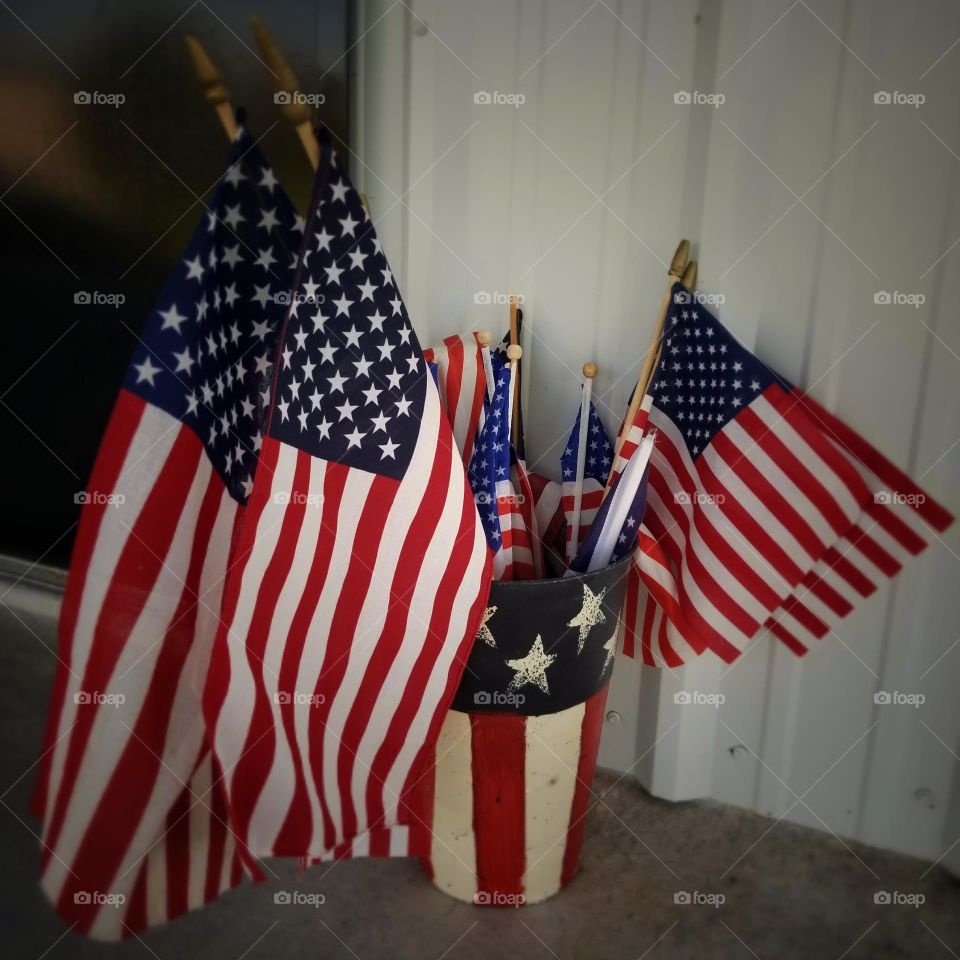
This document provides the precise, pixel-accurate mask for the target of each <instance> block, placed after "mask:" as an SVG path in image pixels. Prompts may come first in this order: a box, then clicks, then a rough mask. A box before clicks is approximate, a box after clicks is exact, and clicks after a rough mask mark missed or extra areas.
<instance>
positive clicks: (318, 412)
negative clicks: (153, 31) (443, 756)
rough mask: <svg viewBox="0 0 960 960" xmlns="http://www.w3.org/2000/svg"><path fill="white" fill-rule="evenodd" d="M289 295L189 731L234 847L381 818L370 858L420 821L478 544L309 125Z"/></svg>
mask: <svg viewBox="0 0 960 960" xmlns="http://www.w3.org/2000/svg"><path fill="white" fill-rule="evenodd" d="M291 300H292V302H291V305H290V310H289V315H288V317H287V320H286V323H285V327H284V332H283V334H282V337H281V346H280V351H281V352H280V359H279V361H278V369H277V375H276V378H275V385H274V394H273V403H272V409H271V412H270V417H269V427H268V430H267V436H266V437H265V438H264V441H263V449H262V451H261V461H260V466H259V469H258V472H257V477H256V481H255V484H254V490H253V493H252V496H251V499H250V503H249V506H248V507H247V512H246V515H245V517H244V522H243V526H242V527H241V529H240V532H239V535H238V542H237V548H236V555H235V563H234V564H233V567H232V569H231V573H230V576H229V577H228V579H227V583H226V586H225V588H224V603H223V613H222V623H221V627H220V630H219V632H218V634H217V639H216V644H215V647H214V653H213V656H212V659H211V665H210V671H209V679H208V683H207V686H206V690H205V694H204V712H205V716H206V720H207V727H208V729H209V730H210V732H211V735H212V739H213V747H214V753H215V756H216V757H217V759H218V760H219V762H220V763H221V765H222V767H223V769H224V771H225V784H226V792H227V797H228V803H229V809H230V814H231V821H230V822H231V826H232V828H233V830H234V832H235V834H236V835H237V837H238V841H239V842H240V843H242V844H243V846H244V847H245V848H246V849H248V850H249V852H250V853H251V854H252V855H254V856H269V855H278V856H302V857H305V858H308V859H323V858H325V857H327V856H329V855H331V853H332V852H334V851H336V850H337V849H338V848H340V849H343V848H345V847H347V846H351V845H352V846H353V849H354V850H356V849H357V848H358V844H357V843H355V841H359V840H361V839H362V838H365V837H366V838H369V839H371V840H372V838H374V837H382V836H384V835H386V832H387V831H390V837H391V843H390V844H389V847H388V849H387V850H383V851H381V852H392V853H405V852H407V850H408V849H414V848H415V845H414V844H413V842H412V839H411V838H410V834H411V833H412V832H414V831H416V830H417V829H419V828H421V827H422V824H419V823H418V822H417V821H416V815H415V813H413V812H412V811H411V808H410V806H409V805H408V804H407V802H406V797H407V796H408V794H409V792H410V791H412V790H413V789H414V788H415V786H416V783H417V780H418V778H419V776H420V771H421V768H422V766H423V760H424V757H425V756H426V755H427V753H428V750H429V748H430V747H431V746H432V744H433V743H434V742H435V740H436V737H437V734H438V731H439V727H440V724H441V722H442V720H443V716H444V714H445V712H446V710H447V707H448V705H449V703H450V700H451V698H452V696H453V694H454V691H455V688H456V686H457V683H458V681H459V678H460V674H461V672H462V669H463V665H464V663H465V661H466V655H467V653H468V652H469V648H470V645H471V644H472V642H473V640H474V637H475V636H476V632H477V628H478V625H479V622H480V617H481V615H482V613H483V610H484V603H485V600H486V597H487V592H488V587H489V579H490V552H489V550H488V548H487V545H486V542H485V540H484V536H483V530H482V528H481V526H480V520H479V517H478V515H477V510H476V506H475V504H474V502H473V497H472V495H471V492H470V489H469V487H468V486H467V483H466V478H465V474H464V469H463V464H462V463H461V460H460V454H459V452H458V450H457V447H456V445H455V443H454V439H453V434H452V432H451V429H450V426H449V424H448V422H447V420H446V418H445V417H444V415H443V411H442V410H441V406H440V399H439V396H438V392H437V390H436V388H435V387H434V384H433V382H432V378H431V375H430V373H429V372H428V369H427V365H426V363H425V361H424V358H423V355H422V351H421V348H420V345H419V343H418V342H417V338H416V336H415V335H414V333H413V329H412V327H411V326H410V321H409V318H408V317H407V312H406V309H405V308H404V305H403V302H402V300H401V299H400V294H399V292H398V290H397V287H396V284H395V283H394V280H393V276H392V274H391V273H390V270H389V267H388V266H387V261H386V259H385V258H384V255H383V252H382V251H381V249H380V243H379V241H378V239H377V236H376V233H375V231H374V228H373V224H372V223H371V221H370V220H369V218H368V217H367V214H366V212H365V211H364V208H363V205H362V203H361V202H360V197H359V195H358V194H357V193H356V191H355V190H354V188H353V186H352V185H351V183H350V181H349V179H348V178H347V176H346V173H345V171H344V170H343V169H342V168H341V167H340V165H339V164H338V162H337V160H336V157H335V154H334V153H333V151H332V149H331V145H330V140H329V136H328V135H327V134H326V133H322V134H321V160H320V165H319V168H318V172H317V177H316V183H315V187H314V195H313V199H312V201H311V207H310V213H309V217H308V222H307V227H306V231H305V240H304V244H303V248H302V250H301V254H300V262H299V264H298V267H297V277H296V281H295V286H294V295H293V297H292V298H291ZM408 841H409V842H408ZM359 846H360V847H361V848H362V847H364V846H366V847H367V849H369V850H370V852H374V851H373V850H372V844H363V843H360V844H359Z"/></svg>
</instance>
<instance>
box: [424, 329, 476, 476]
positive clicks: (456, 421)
mask: <svg viewBox="0 0 960 960" xmlns="http://www.w3.org/2000/svg"><path fill="white" fill-rule="evenodd" d="M423 355H424V359H425V360H426V362H427V363H428V364H430V366H431V368H432V369H433V371H434V375H435V378H436V383H437V388H438V389H439V391H440V405H441V407H442V408H443V412H444V414H445V415H446V418H447V420H448V422H449V423H450V426H451V428H452V429H453V436H454V439H455V440H456V443H457V449H458V450H459V451H460V456H461V459H462V460H463V462H464V464H469V463H470V458H471V457H472V456H473V447H474V443H475V442H476V438H477V432H478V431H479V429H480V423H481V418H482V416H483V408H484V401H485V399H486V391H487V378H486V374H485V373H484V369H483V358H482V354H481V352H480V344H479V343H478V342H477V335H476V333H467V334H462V335H455V336H452V337H447V338H446V339H445V340H444V341H443V343H442V344H441V345H440V346H439V347H431V348H429V349H427V350H425V351H424V354H423Z"/></svg>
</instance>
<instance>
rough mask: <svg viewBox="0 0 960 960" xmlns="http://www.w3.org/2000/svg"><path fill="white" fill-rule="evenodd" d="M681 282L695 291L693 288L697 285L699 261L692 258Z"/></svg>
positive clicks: (691, 290)
mask: <svg viewBox="0 0 960 960" xmlns="http://www.w3.org/2000/svg"><path fill="white" fill-rule="evenodd" d="M680 282H681V283H682V284H683V285H684V286H685V287H686V288H687V289H688V290H689V291H690V292H691V293H693V288H694V287H695V286H696V285H697V261H696V260H691V261H690V262H689V263H688V264H687V269H686V270H684V271H683V276H682V277H681V278H680Z"/></svg>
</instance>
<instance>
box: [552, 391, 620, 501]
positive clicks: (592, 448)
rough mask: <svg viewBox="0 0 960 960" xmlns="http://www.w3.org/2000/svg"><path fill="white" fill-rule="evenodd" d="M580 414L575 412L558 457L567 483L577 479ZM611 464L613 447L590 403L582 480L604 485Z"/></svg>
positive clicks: (579, 411)
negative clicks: (575, 415)
mask: <svg viewBox="0 0 960 960" xmlns="http://www.w3.org/2000/svg"><path fill="white" fill-rule="evenodd" d="M581 389H582V388H581ZM580 413H581V410H577V419H576V421H575V422H574V424H573V430H572V431H571V433H570V439H569V440H568V441H567V446H566V448H565V449H564V451H563V454H562V455H561V457H560V468H561V470H562V471H563V479H564V480H566V481H567V482H573V481H575V480H576V479H577V449H578V445H579V443H580ZM612 463H613V447H612V446H611V444H610V438H609V437H608V436H607V431H606V430H604V429H603V424H602V423H601V422H600V416H599V414H598V413H597V409H596V407H594V405H593V401H591V402H590V416H589V417H588V418H587V449H586V459H585V462H584V465H583V476H584V479H586V478H587V477H591V478H592V479H594V480H599V481H600V482H601V483H604V484H605V483H606V482H607V476H608V475H609V474H610V465H611V464H612Z"/></svg>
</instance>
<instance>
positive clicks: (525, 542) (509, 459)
mask: <svg viewBox="0 0 960 960" xmlns="http://www.w3.org/2000/svg"><path fill="white" fill-rule="evenodd" d="M491 359H492V362H493V372H494V373H493V375H494V389H493V397H492V399H491V400H490V402H489V403H488V404H486V405H485V408H484V409H485V412H484V418H483V426H482V427H481V428H480V433H479V435H478V437H477V442H476V445H475V447H474V450H473V456H472V457H471V459H470V467H469V470H468V472H467V476H468V477H469V479H470V486H471V487H472V489H473V493H474V497H475V499H476V503H477V510H478V512H479V514H480V521H481V523H482V524H483V531H484V534H485V535H486V538H487V543H488V544H489V545H490V549H491V550H492V551H493V576H494V579H496V580H529V579H533V578H534V577H537V576H542V573H540V572H539V571H540V570H542V565H541V566H540V567H539V569H538V564H537V554H538V553H539V550H538V547H539V544H538V543H535V542H534V540H535V539H536V532H535V524H532V523H531V521H530V517H531V514H532V513H533V506H534V504H533V493H532V491H531V490H529V489H528V487H529V484H527V485H526V486H523V485H522V476H521V474H520V473H519V471H520V470H521V469H522V467H520V466H519V465H518V464H517V461H516V454H515V453H514V451H513V449H512V447H511V443H510V367H509V365H508V364H507V363H505V362H503V361H504V360H505V357H504V358H503V359H501V357H500V356H498V355H495V356H494V357H493V358H491ZM541 564H542V561H541Z"/></svg>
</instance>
